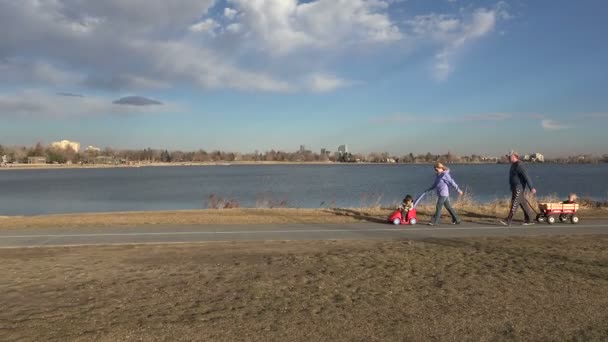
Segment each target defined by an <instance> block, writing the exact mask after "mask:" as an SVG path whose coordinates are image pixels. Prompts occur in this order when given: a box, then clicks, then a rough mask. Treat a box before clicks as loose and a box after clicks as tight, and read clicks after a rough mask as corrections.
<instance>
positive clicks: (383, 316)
mask: <svg viewBox="0 0 608 342" xmlns="http://www.w3.org/2000/svg"><path fill="white" fill-rule="evenodd" d="M0 258H1V259H2V263H0V274H2V278H1V281H0V304H1V306H2V310H0V335H2V340H20V341H22V340H24V341H41V340H45V341H66V340H76V341H91V340H96V341H125V340H142V341H191V340H200V341H432V340H437V341H446V340H450V341H466V340H469V341H524V340H525V341H558V340H559V341H606V340H608V311H607V310H606V307H608V296H607V295H606V294H607V293H608V237H606V236H572V237H533V238H503V239H496V238H487V239H483V238H476V239H454V240H452V239H450V240H447V239H432V240H424V241H408V240H401V241H398V240H394V241H309V242H283V243H281V242H268V243H259V242H258V243H218V244H203V245H171V246H162V245H158V246H150V245H148V246H121V247H119V246H106V247H87V248H84V247H71V248H49V249H47V248H34V249H4V250H0Z"/></svg>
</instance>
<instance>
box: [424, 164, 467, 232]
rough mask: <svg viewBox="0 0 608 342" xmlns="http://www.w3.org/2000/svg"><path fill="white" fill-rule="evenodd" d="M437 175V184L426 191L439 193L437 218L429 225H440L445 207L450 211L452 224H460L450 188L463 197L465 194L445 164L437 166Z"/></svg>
mask: <svg viewBox="0 0 608 342" xmlns="http://www.w3.org/2000/svg"><path fill="white" fill-rule="evenodd" d="M435 173H436V174H437V176H436V177H435V182H434V183H433V186H431V187H430V188H429V189H428V190H426V191H431V190H436V191H437V207H436V210H435V216H434V218H433V219H432V220H431V222H429V223H428V225H429V226H434V225H437V224H439V219H440V218H441V209H443V207H444V206H445V208H446V209H447V210H448V212H449V213H450V215H451V216H452V224H460V219H459V218H458V215H456V212H455V211H454V209H453V208H452V205H451V204H450V189H449V187H450V186H451V187H453V188H454V189H456V191H458V193H459V194H460V195H462V194H463V192H462V190H460V188H459V187H458V184H456V182H455V181H454V179H453V178H452V176H450V169H448V168H447V167H445V166H444V165H443V164H441V163H436V164H435Z"/></svg>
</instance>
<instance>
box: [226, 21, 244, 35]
mask: <svg viewBox="0 0 608 342" xmlns="http://www.w3.org/2000/svg"><path fill="white" fill-rule="evenodd" d="M242 28H243V25H242V24H239V23H233V24H230V25H228V26H226V31H227V32H230V33H239V32H240V31H241V30H242Z"/></svg>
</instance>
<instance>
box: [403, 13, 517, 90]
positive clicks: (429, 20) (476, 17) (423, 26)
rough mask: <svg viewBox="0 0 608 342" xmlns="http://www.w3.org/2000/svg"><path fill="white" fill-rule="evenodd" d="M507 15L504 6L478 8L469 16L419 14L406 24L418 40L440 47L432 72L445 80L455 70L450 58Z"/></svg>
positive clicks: (439, 78)
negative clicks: (427, 41)
mask: <svg viewBox="0 0 608 342" xmlns="http://www.w3.org/2000/svg"><path fill="white" fill-rule="evenodd" d="M508 17H509V14H508V12H507V9H506V5H505V4H504V3H502V2H501V3H499V4H498V5H497V6H495V7H494V8H493V9H485V8H478V9H476V10H475V11H473V12H472V14H470V15H461V16H459V17H456V16H454V15H445V14H428V15H418V16H416V17H414V19H412V20H408V21H407V24H408V25H409V26H410V27H411V29H412V32H413V33H414V35H415V37H416V38H418V39H419V40H430V41H432V42H434V43H435V44H438V45H439V46H440V47H441V48H440V50H439V51H438V52H437V53H436V54H435V56H434V63H433V73H434V77H435V78H436V79H437V80H439V81H444V80H446V79H447V78H448V76H449V75H450V73H451V72H452V71H453V70H454V66H453V58H454V56H455V55H456V54H457V53H458V52H459V51H460V50H462V49H463V48H464V47H465V46H466V45H467V44H468V43H471V42H473V41H475V40H478V39H480V38H482V37H485V36H487V35H489V34H490V33H491V32H492V31H493V30H494V29H495V27H496V24H497V21H498V19H507V18H508Z"/></svg>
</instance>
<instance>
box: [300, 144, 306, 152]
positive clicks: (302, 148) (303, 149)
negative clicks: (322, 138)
mask: <svg viewBox="0 0 608 342" xmlns="http://www.w3.org/2000/svg"><path fill="white" fill-rule="evenodd" d="M305 151H306V146H304V145H300V153H304V152H305Z"/></svg>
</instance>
